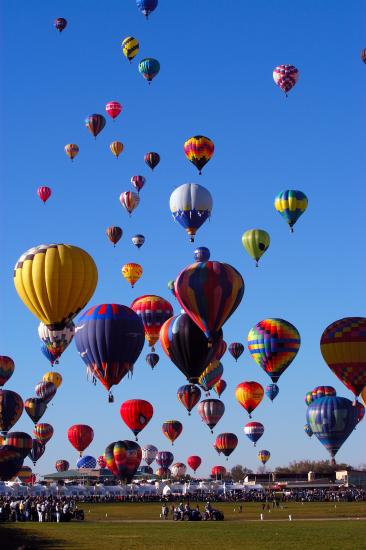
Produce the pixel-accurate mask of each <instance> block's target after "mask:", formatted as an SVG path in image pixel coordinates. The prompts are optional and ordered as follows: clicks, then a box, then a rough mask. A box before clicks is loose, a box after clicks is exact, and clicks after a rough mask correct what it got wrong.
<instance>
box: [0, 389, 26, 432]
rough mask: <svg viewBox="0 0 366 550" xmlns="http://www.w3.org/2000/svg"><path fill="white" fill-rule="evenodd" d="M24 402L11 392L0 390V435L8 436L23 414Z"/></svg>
mask: <svg viewBox="0 0 366 550" xmlns="http://www.w3.org/2000/svg"><path fill="white" fill-rule="evenodd" d="M23 408H24V405H23V400H22V398H21V397H20V395H18V394H17V393H15V391H11V390H0V434H1V435H6V434H7V432H8V431H9V430H11V428H12V427H13V426H14V424H16V423H17V422H18V420H19V418H20V417H21V416H22V412H23Z"/></svg>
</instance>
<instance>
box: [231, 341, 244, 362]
mask: <svg viewBox="0 0 366 550" xmlns="http://www.w3.org/2000/svg"><path fill="white" fill-rule="evenodd" d="M243 351H244V346H243V344H241V343H240V342H233V343H232V344H230V345H229V353H230V354H231V355H232V356H233V357H234V359H235V361H237V360H238V359H239V357H240V356H241V355H242V353H243Z"/></svg>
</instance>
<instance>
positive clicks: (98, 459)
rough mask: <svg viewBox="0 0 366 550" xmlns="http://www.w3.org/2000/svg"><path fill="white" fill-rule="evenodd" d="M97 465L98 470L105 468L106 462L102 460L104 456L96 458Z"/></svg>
mask: <svg viewBox="0 0 366 550" xmlns="http://www.w3.org/2000/svg"><path fill="white" fill-rule="evenodd" d="M97 463H98V466H99V468H100V469H103V468H106V467H107V462H106V460H105V458H104V455H100V456H98V458H97Z"/></svg>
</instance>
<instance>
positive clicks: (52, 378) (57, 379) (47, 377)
mask: <svg viewBox="0 0 366 550" xmlns="http://www.w3.org/2000/svg"><path fill="white" fill-rule="evenodd" d="M42 380H43V381H44V382H52V383H53V384H55V386H56V388H57V389H58V388H59V387H60V386H61V384H62V376H61V374H60V373H59V372H56V371H52V372H46V374H44V375H43V378H42Z"/></svg>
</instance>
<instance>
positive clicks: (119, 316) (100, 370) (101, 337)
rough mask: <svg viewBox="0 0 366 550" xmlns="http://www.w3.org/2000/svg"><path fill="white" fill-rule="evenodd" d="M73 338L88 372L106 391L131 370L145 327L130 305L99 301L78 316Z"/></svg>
mask: <svg viewBox="0 0 366 550" xmlns="http://www.w3.org/2000/svg"><path fill="white" fill-rule="evenodd" d="M75 342H76V348H77V350H78V352H79V353H80V356H81V358H82V360H83V361H84V363H85V364H86V365H87V368H88V370H89V372H90V373H91V374H92V375H93V376H95V378H97V379H98V380H99V381H100V382H101V384H103V386H104V387H105V388H106V389H107V390H108V391H109V390H110V389H111V387H112V386H114V385H115V384H119V382H120V381H121V380H122V378H123V377H124V376H126V374H127V373H129V372H130V371H132V368H133V365H134V363H135V361H136V360H137V359H138V357H139V355H140V353H141V351H142V348H143V346H144V327H143V325H142V323H141V321H140V319H139V318H138V316H137V315H136V313H135V312H134V311H132V310H131V309H130V308H129V307H127V306H122V305H119V304H102V305H98V306H94V307H92V308H90V309H88V310H87V311H86V312H85V313H83V315H82V316H81V317H80V318H79V320H78V325H77V329H76V334H75ZM112 400H113V398H112V397H111V396H110V401H112Z"/></svg>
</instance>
